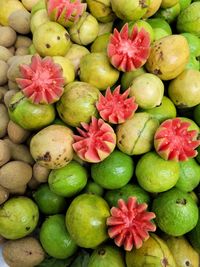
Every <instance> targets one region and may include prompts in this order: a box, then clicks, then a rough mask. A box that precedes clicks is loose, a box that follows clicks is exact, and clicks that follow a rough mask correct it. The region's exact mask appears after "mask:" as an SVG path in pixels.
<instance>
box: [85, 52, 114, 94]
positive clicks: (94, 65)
mask: <svg viewBox="0 0 200 267" xmlns="http://www.w3.org/2000/svg"><path fill="white" fill-rule="evenodd" d="M118 78H119V71H118V70H116V69H115V68H114V67H112V65H111V64H110V62H109V60H108V58H107V56H106V54H105V53H90V54H88V55H85V56H84V57H83V58H82V59H81V63H80V80H81V81H82V82H87V83H90V84H91V85H93V86H95V87H97V88H98V89H99V90H106V89H107V88H108V87H111V86H113V85H114V84H115V83H116V82H117V80H118Z"/></svg>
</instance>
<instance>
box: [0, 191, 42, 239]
mask: <svg viewBox="0 0 200 267" xmlns="http://www.w3.org/2000/svg"><path fill="white" fill-rule="evenodd" d="M38 219H39V211H38V207H37V205H36V204H35V203H34V202H33V201H32V200H31V199H29V198H27V197H21V196H20V197H13V198H10V199H9V200H7V201H6V202H5V203H4V204H3V205H2V206H1V207H0V234H1V235H2V236H3V237H4V238H7V239H18V238H22V237H25V236H27V235H28V234H30V233H31V232H33V230H34V229H35V227H36V225H37V223H38Z"/></svg>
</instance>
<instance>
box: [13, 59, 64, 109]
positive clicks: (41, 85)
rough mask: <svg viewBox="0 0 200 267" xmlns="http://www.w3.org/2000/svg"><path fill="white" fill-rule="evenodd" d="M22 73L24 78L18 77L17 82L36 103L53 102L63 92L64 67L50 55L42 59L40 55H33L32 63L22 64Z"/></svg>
mask: <svg viewBox="0 0 200 267" xmlns="http://www.w3.org/2000/svg"><path fill="white" fill-rule="evenodd" d="M20 73H21V76H22V78H17V79H16V82H17V84H18V85H19V86H20V87H21V89H22V92H23V93H24V95H25V96H26V97H27V98H28V99H30V100H31V102H33V103H35V104H52V103H54V102H56V101H58V100H59V98H60V97H61V95H62V94H63V91H64V87H63V86H64V83H65V81H64V78H63V75H62V69H61V67H60V65H58V64H55V63H54V62H53V60H52V59H51V58H50V57H45V58H44V59H41V58H40V56H39V55H35V56H33V57H32V61H31V64H30V65H26V64H23V65H21V66H20Z"/></svg>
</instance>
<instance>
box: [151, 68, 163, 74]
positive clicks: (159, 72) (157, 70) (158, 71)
mask: <svg viewBox="0 0 200 267" xmlns="http://www.w3.org/2000/svg"><path fill="white" fill-rule="evenodd" d="M153 73H154V74H155V75H157V74H162V72H161V71H160V70H159V69H155V70H153Z"/></svg>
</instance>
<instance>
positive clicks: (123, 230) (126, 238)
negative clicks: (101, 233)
mask: <svg viewBox="0 0 200 267" xmlns="http://www.w3.org/2000/svg"><path fill="white" fill-rule="evenodd" d="M146 209H147V204H146V203H142V204H138V202H137V198H136V197H129V199H128V201H127V203H126V202H125V201H124V200H123V199H120V200H118V207H112V208H111V215H112V216H111V217H109V218H108V219H107V225H108V227H109V228H108V235H109V237H110V238H114V242H115V244H116V245H117V246H118V247H120V246H122V245H123V246H124V249H125V250H126V251H131V250H132V248H133V247H135V248H140V247H141V246H142V244H143V241H145V240H147V239H148V238H149V233H148V232H149V231H151V232H153V231H155V230H156V226H155V224H153V223H152V222H151V220H152V219H153V218H155V214H154V213H153V212H147V211H146Z"/></svg>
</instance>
